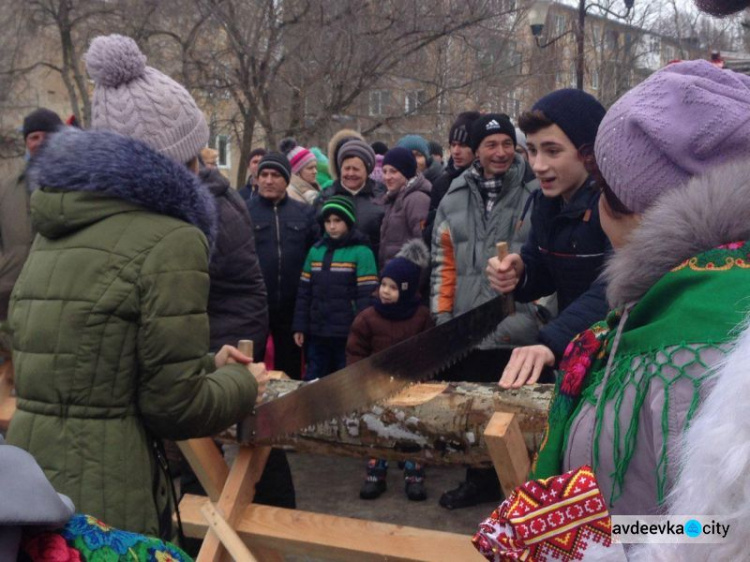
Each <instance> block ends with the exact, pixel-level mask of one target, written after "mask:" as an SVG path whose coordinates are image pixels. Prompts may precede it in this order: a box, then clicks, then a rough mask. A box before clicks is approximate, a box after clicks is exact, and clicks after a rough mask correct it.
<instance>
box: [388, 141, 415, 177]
mask: <svg viewBox="0 0 750 562" xmlns="http://www.w3.org/2000/svg"><path fill="white" fill-rule="evenodd" d="M383 166H393V167H394V168H396V169H397V170H398V171H399V172H401V175H403V176H404V177H405V178H406V179H407V180H410V179H411V178H413V177H414V176H416V175H417V159H416V158H414V154H412V151H411V150H409V149H408V148H405V147H403V146H396V147H394V148H391V149H390V150H389V151H388V152H386V154H385V158H383Z"/></svg>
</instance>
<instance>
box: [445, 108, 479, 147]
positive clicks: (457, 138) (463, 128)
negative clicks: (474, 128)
mask: <svg viewBox="0 0 750 562" xmlns="http://www.w3.org/2000/svg"><path fill="white" fill-rule="evenodd" d="M480 117H481V114H480V113H479V112H478V111H464V112H463V113H459V114H458V117H456V120H455V121H454V122H453V125H451V130H450V133H448V144H450V143H452V142H457V143H459V144H463V145H465V146H469V145H470V144H471V138H470V137H471V125H472V123H474V121H476V120H477V119H479V118H480Z"/></svg>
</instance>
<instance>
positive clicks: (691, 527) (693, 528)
mask: <svg viewBox="0 0 750 562" xmlns="http://www.w3.org/2000/svg"><path fill="white" fill-rule="evenodd" d="M701 533H703V526H702V525H701V522H700V521H698V520H697V519H691V520H690V521H688V522H686V523H685V534H686V535H687V536H688V537H690V538H695V537H698V536H700V534H701Z"/></svg>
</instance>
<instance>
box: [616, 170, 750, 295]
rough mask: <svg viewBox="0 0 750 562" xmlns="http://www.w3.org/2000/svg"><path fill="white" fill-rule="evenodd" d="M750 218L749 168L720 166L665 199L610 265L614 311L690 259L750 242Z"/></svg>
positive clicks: (661, 199)
mask: <svg viewBox="0 0 750 562" xmlns="http://www.w3.org/2000/svg"><path fill="white" fill-rule="evenodd" d="M749 217H750V164H747V163H732V164H728V165H725V166H721V167H719V168H716V169H714V170H712V171H711V172H709V173H707V174H705V175H703V176H701V177H696V178H693V179H692V180H691V181H690V182H689V183H687V184H686V185H685V186H684V187H682V188H679V189H675V190H673V191H672V192H670V193H667V194H665V195H664V196H662V197H661V198H660V199H659V200H658V202H657V203H656V204H655V205H654V206H653V207H651V208H650V209H648V210H647V211H646V212H645V213H644V215H643V217H642V221H641V225H640V226H639V227H638V228H637V229H636V230H635V231H634V232H633V233H632V234H631V237H630V240H629V241H628V243H627V244H626V245H625V246H624V247H622V248H620V249H618V250H617V251H616V252H615V253H614V255H613V256H612V258H611V259H610V261H609V262H608V263H607V266H606V268H605V271H604V276H605V279H606V280H607V282H608V287H607V300H608V301H609V304H610V306H612V307H613V308H614V307H618V306H622V305H624V304H627V303H629V302H632V301H635V300H638V299H640V298H641V297H642V296H643V295H644V294H646V292H647V291H648V290H649V289H650V288H651V287H652V286H653V285H654V284H655V283H656V282H657V281H658V280H659V279H661V278H662V277H663V276H664V275H666V274H667V273H668V272H669V271H670V270H671V269H672V268H674V267H675V266H677V265H679V264H680V263H682V262H683V261H685V260H686V259H689V258H691V257H693V256H695V255H697V254H700V253H701V252H705V251H707V250H710V249H712V248H715V247H717V246H719V245H721V244H728V243H730V242H737V241H740V240H750V218H749Z"/></svg>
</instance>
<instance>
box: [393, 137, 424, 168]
mask: <svg viewBox="0 0 750 562" xmlns="http://www.w3.org/2000/svg"><path fill="white" fill-rule="evenodd" d="M396 146H403V147H404V148H408V149H409V150H416V151H417V152H419V153H420V154H421V155H422V156H424V157H425V160H427V163H428V164H429V163H430V162H432V155H431V154H430V146H429V145H428V144H427V141H426V140H424V138H422V137H420V136H419V135H406V136H405V137H401V138H400V139H399V140H398V142H397V143H396Z"/></svg>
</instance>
